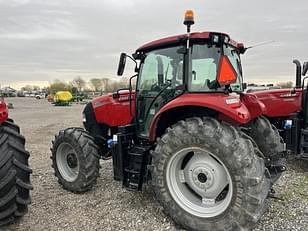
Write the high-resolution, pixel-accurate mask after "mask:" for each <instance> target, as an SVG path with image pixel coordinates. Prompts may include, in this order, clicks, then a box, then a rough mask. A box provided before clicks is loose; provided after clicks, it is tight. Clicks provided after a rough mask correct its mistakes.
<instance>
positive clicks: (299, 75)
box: [293, 59, 302, 88]
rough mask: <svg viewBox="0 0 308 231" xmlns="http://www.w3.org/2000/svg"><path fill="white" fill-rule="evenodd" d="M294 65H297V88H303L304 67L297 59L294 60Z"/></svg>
mask: <svg viewBox="0 0 308 231" xmlns="http://www.w3.org/2000/svg"><path fill="white" fill-rule="evenodd" d="M293 63H294V64H295V65H296V85H295V87H296V88H301V87H302V65H301V63H300V61H298V60H297V59H294V60H293Z"/></svg>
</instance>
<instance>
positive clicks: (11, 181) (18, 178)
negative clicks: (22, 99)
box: [0, 98, 32, 225]
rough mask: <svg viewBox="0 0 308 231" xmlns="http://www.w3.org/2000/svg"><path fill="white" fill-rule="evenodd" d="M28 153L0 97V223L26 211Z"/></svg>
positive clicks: (14, 218) (12, 219)
mask: <svg viewBox="0 0 308 231" xmlns="http://www.w3.org/2000/svg"><path fill="white" fill-rule="evenodd" d="M28 158H29V152H27V151H26V150H25V138H24V137H23V136H22V135H21V134H20V129H19V127H18V126H17V125H16V124H14V121H13V120H11V119H9V118H8V108H7V105H6V104H5V102H4V100H3V99H2V98H1V99H0V225H6V224H10V223H12V222H14V221H15V220H16V219H17V218H19V217H21V216H23V215H24V214H25V213H26V212H27V211H28V205H29V204H30V202H31V199H30V190H31V189H32V185H31V183H30V174H31V173H32V170H31V169H30V168H29V164H28Z"/></svg>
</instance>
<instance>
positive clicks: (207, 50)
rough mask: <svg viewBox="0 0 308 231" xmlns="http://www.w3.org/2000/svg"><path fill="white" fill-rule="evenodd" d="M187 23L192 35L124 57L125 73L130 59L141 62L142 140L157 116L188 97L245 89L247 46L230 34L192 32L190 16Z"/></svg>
mask: <svg viewBox="0 0 308 231" xmlns="http://www.w3.org/2000/svg"><path fill="white" fill-rule="evenodd" d="M184 24H185V25H187V34H182V35H177V36H172V37H167V38H163V39H159V40H156V41H152V42H150V43H147V44H145V45H143V46H141V47H140V48H138V49H137V50H136V52H135V53H134V54H133V55H132V56H133V57H130V56H128V55H126V54H124V53H122V54H121V58H120V62H119V67H118V74H119V75H122V74H123V70H124V66H125V60H126V57H129V58H130V59H133V60H134V61H135V60H137V61H139V65H138V66H137V65H136V71H137V75H136V76H137V88H136V96H137V97H136V103H135V107H136V110H135V111H136V116H135V121H136V124H137V133H138V135H139V136H140V137H145V138H146V137H148V136H149V132H150V130H149V129H150V127H151V121H152V120H153V118H154V116H155V115H156V113H157V112H159V110H160V109H161V108H162V107H163V106H164V105H166V104H167V103H168V102H170V101H172V100H173V99H175V98H177V97H179V96H181V95H183V94H199V95H200V96H201V94H207V93H209V94H213V93H220V94H229V93H232V92H242V91H243V78H242V68H241V60H240V54H241V53H244V51H245V49H244V46H243V44H241V43H237V42H235V41H233V40H232V39H230V37H229V36H228V35H227V34H224V33H217V32H197V33H190V26H191V25H192V24H193V19H192V18H189V17H186V18H185V21H184ZM135 62H136V61H135ZM136 63H137V62H136ZM134 77H135V76H134ZM129 88H130V89H131V86H130V87H129ZM131 106H133V105H131Z"/></svg>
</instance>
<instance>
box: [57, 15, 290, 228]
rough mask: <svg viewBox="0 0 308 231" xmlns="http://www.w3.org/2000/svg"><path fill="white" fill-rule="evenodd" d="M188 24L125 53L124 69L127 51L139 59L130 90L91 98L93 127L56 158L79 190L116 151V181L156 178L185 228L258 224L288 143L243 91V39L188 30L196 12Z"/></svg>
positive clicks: (134, 183)
mask: <svg viewBox="0 0 308 231" xmlns="http://www.w3.org/2000/svg"><path fill="white" fill-rule="evenodd" d="M184 24H185V25H186V26H187V33H186V34H183V35H176V36H172V37H167V38H163V39H159V40H156V41H153V42H150V43H147V44H145V45H143V46H141V47H140V48H138V49H137V50H136V52H135V53H134V54H133V55H132V57H131V56H129V55H127V54H124V53H122V54H121V57H120V62H119V67H118V75H122V74H123V71H124V67H125V63H126V59H127V58H129V59H131V60H133V61H134V62H135V64H136V68H135V71H136V74H135V75H133V76H132V77H131V78H130V81H129V86H128V88H127V89H120V90H118V91H117V92H115V93H113V94H107V95H104V96H101V97H98V98H96V99H94V100H93V101H92V102H90V103H89V104H87V106H86V107H85V109H84V113H83V116H84V117H83V122H84V126H85V129H86V130H84V129H82V128H68V129H65V130H62V131H60V132H59V134H58V135H56V138H55V140H54V141H53V146H52V157H51V158H52V166H53V168H54V170H55V175H56V177H57V178H58V181H59V183H60V184H61V185H62V186H63V187H64V188H65V189H67V190H70V191H72V192H76V193H78V192H83V191H87V190H89V189H90V188H91V187H92V186H93V185H94V184H95V182H96V179H97V177H98V175H99V159H100V158H102V159H108V158H110V157H112V162H113V174H114V179H115V180H118V181H121V182H122V184H123V187H125V188H127V189H128V190H133V191H140V190H142V185H143V184H144V183H147V182H151V184H152V187H153V189H154V191H155V194H156V197H157V199H158V201H159V202H160V203H161V205H162V206H163V208H164V210H165V212H166V214H168V215H169V216H170V217H171V218H172V219H173V220H174V221H175V222H176V223H178V224H180V225H181V226H183V227H184V228H187V229H193V230H244V229H250V228H252V227H253V226H254V225H255V223H256V222H257V221H258V220H259V218H260V216H261V215H262V213H263V212H264V211H265V209H266V206H265V205H266V204H267V203H266V199H267V197H268V195H269V191H270V189H271V186H272V184H273V183H274V182H275V181H276V180H277V179H278V177H279V176H280V174H281V172H282V171H284V170H285V168H284V166H283V165H282V164H281V161H280V160H281V156H282V154H283V152H284V143H283V140H282V139H281V137H280V136H279V133H278V130H277V129H276V128H275V127H274V126H272V125H271V124H270V122H269V121H268V120H267V119H266V118H265V117H263V114H264V113H265V111H266V108H265V107H264V104H262V103H261V102H260V101H259V100H258V99H257V97H255V96H254V95H249V94H244V93H243V83H242V81H243V77H242V69H241V60H240V55H241V54H243V53H244V52H245V50H246V49H245V48H244V46H243V44H241V43H237V42H235V41H234V40H232V39H230V37H229V36H228V35H227V34H225V33H216V32H200V33H190V28H191V25H193V24H194V19H193V12H192V11H187V12H186V14H185V20H184ZM134 78H137V84H136V88H135V89H133V87H132V81H133V79H134Z"/></svg>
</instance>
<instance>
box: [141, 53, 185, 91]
mask: <svg viewBox="0 0 308 231" xmlns="http://www.w3.org/2000/svg"><path fill="white" fill-rule="evenodd" d="M179 48H180V47H170V48H164V49H159V50H155V51H151V52H149V53H147V54H146V57H145V59H144V61H143V62H142V64H141V71H140V77H139V82H138V90H139V93H140V94H143V93H148V92H152V93H153V94H155V92H159V91H160V90H161V89H162V88H164V86H165V85H166V84H168V83H171V84H172V85H180V84H182V79H183V74H182V72H183V71H182V69H183V54H180V53H178V52H177V51H178V49H179Z"/></svg>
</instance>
